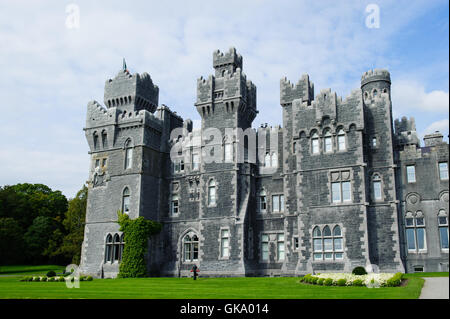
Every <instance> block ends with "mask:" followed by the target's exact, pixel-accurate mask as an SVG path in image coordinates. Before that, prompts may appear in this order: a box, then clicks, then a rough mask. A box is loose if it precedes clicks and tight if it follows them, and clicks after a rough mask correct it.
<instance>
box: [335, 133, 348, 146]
mask: <svg viewBox="0 0 450 319" xmlns="http://www.w3.org/2000/svg"><path fill="white" fill-rule="evenodd" d="M337 140H338V150H339V151H343V150H345V149H346V148H347V146H346V145H345V132H344V130H343V129H340V130H339V131H338V136H337Z"/></svg>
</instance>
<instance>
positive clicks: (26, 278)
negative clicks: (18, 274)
mask: <svg viewBox="0 0 450 319" xmlns="http://www.w3.org/2000/svg"><path fill="white" fill-rule="evenodd" d="M30 278H31V280H30ZM32 280H33V277H29V276H25V277H23V278H22V279H20V281H32Z"/></svg>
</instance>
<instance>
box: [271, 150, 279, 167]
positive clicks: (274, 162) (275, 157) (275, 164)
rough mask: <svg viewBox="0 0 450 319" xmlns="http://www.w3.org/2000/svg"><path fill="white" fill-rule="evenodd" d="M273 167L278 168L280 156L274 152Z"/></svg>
mask: <svg viewBox="0 0 450 319" xmlns="http://www.w3.org/2000/svg"><path fill="white" fill-rule="evenodd" d="M272 167H278V154H277V152H274V153H273V154H272Z"/></svg>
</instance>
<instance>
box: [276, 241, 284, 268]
mask: <svg viewBox="0 0 450 319" xmlns="http://www.w3.org/2000/svg"><path fill="white" fill-rule="evenodd" d="M277 260H278V261H282V260H284V234H278V235H277Z"/></svg>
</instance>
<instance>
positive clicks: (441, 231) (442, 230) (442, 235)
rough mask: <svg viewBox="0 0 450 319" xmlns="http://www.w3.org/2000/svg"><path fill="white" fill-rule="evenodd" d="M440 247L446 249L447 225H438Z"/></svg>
mask: <svg viewBox="0 0 450 319" xmlns="http://www.w3.org/2000/svg"><path fill="white" fill-rule="evenodd" d="M439 236H440V240H441V249H448V226H445V227H439Z"/></svg>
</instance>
